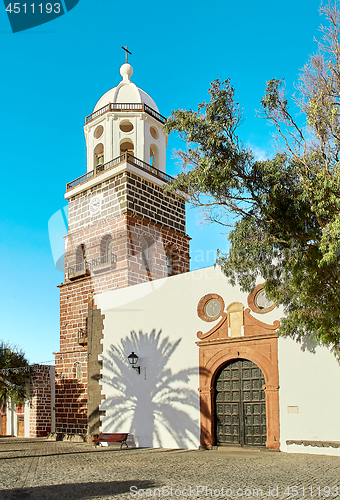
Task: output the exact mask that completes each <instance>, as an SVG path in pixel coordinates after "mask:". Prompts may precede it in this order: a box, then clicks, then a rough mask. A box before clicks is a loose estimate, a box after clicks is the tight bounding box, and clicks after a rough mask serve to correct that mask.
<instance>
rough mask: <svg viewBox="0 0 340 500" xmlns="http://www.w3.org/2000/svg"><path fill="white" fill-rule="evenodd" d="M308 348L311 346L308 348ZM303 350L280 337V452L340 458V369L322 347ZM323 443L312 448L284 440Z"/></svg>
mask: <svg viewBox="0 0 340 500" xmlns="http://www.w3.org/2000/svg"><path fill="white" fill-rule="evenodd" d="M308 347H309V348H311V347H313V346H310V345H309V346H308ZM308 347H307V348H306V349H305V350H304V351H303V350H302V349H301V344H298V343H296V342H295V341H294V340H292V339H287V338H281V337H280V338H279V344H278V355H279V380H280V442H281V451H286V452H293V453H313V454H326V455H338V456H340V448H333V447H332V446H331V445H328V446H327V443H329V442H330V441H332V442H334V441H338V442H340V398H339V389H338V388H339V387H340V366H339V364H338V363H337V361H336V359H335V357H334V355H333V354H332V353H331V352H330V351H329V350H328V349H326V348H325V347H319V346H318V347H316V348H315V352H314V353H313V352H311V351H310V350H308ZM287 440H288V441H301V440H302V441H311V442H315V441H319V442H320V441H322V442H324V445H323V446H322V447H321V445H320V443H319V445H317V443H314V444H315V445H314V446H311V445H307V446H305V445H303V444H289V445H287V444H286V441H287Z"/></svg>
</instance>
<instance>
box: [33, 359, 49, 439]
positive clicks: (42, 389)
mask: <svg viewBox="0 0 340 500" xmlns="http://www.w3.org/2000/svg"><path fill="white" fill-rule="evenodd" d="M53 405H54V367H53V366H46V365H35V367H34V371H33V373H32V375H31V377H30V432H29V436H30V437H39V436H47V434H49V433H50V432H51V430H52V419H53Z"/></svg>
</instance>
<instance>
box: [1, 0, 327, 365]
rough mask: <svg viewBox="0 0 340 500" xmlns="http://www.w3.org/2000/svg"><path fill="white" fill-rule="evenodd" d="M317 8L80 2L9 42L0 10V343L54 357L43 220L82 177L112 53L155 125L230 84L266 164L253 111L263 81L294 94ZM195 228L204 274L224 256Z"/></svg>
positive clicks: (218, 234)
mask: <svg viewBox="0 0 340 500" xmlns="http://www.w3.org/2000/svg"><path fill="white" fill-rule="evenodd" d="M318 9H319V0H308V1H307V0H300V1H299V2H296V1H292V0H286V1H285V2H273V0H270V1H269V0H259V1H257V2H254V0H239V1H238V2H236V1H232V0H224V1H221V0H219V1H216V0H211V1H210V2H206V1H205V2H203V1H200V0H196V1H195V2H194V1H191V0H187V1H186V2H183V1H181V2H179V1H171V0H170V2H166V3H162V2H156V1H148V0H145V1H144V2H141V1H140V0H139V1H136V0H130V1H129V2H115V1H114V0H96V1H90V0H80V2H79V4H78V5H77V6H76V7H75V8H74V9H73V10H71V11H70V12H69V13H68V14H66V15H64V16H62V17H59V18H58V19H55V20H54V21H52V22H50V23H47V24H45V25H43V26H40V27H37V28H33V29H31V30H27V31H23V32H20V33H16V34H13V33H12V32H11V29H10V24H9V21H8V19H7V15H6V12H5V8H4V6H3V5H2V4H1V5H0V41H1V44H2V50H1V54H0V60H1V69H2V77H1V80H0V90H1V92H0V95H1V122H0V127H1V131H0V141H1V156H2V162H1V171H2V175H1V198H2V213H1V217H0V230H1V239H0V255H1V263H2V272H1V287H0V304H1V315H0V338H1V339H4V340H8V341H10V342H11V343H13V344H17V345H18V346H20V347H22V348H23V349H24V351H25V352H26V355H27V357H28V359H29V360H30V361H31V362H32V363H33V362H45V361H51V360H53V358H54V357H53V355H52V352H53V351H58V349H59V290H58V288H56V285H58V284H59V283H60V282H62V281H63V275H62V273H61V272H60V271H58V270H57V269H56V268H55V266H54V261H53V258H52V253H51V249H50V243H49V235H48V221H49V219H50V218H51V216H53V214H54V213H56V212H57V211H58V210H60V209H62V208H63V207H64V206H65V205H66V203H65V200H64V192H65V185H66V182H69V181H71V180H73V179H75V178H76V177H78V176H80V175H82V174H83V173H85V171H86V156H85V154H86V151H85V140H84V134H83V125H84V118H85V116H86V115H88V114H90V113H91V111H92V109H93V107H94V105H95V104H96V102H97V100H98V99H99V98H100V97H101V96H102V95H103V94H104V93H105V92H106V91H107V90H108V89H110V88H112V87H114V86H115V85H117V83H118V82H119V81H120V79H121V77H120V75H119V67H120V65H121V64H122V63H123V62H124V54H123V51H122V49H121V48H120V47H121V45H128V48H129V50H130V51H131V52H132V53H133V55H132V57H131V58H130V60H129V62H131V64H132V66H133V68H134V74H133V77H132V80H133V82H134V83H136V84H137V85H138V86H139V87H141V88H142V89H144V90H145V91H146V92H148V93H149V94H150V95H151V96H152V97H153V99H154V100H155V102H156V103H157V105H158V108H159V110H160V112H161V114H163V115H164V116H168V115H169V114H170V113H171V110H172V109H178V108H187V109H189V108H192V109H196V107H197V103H199V102H201V101H203V100H204V99H206V98H207V90H208V88H209V84H210V82H211V81H213V80H214V79H216V78H220V79H221V80H224V79H226V78H229V77H230V78H231V80H232V84H233V86H234V87H235V89H236V97H237V100H238V102H240V104H242V105H243V107H244V117H245V119H246V120H245V123H244V124H243V125H242V127H241V129H240V136H241V138H242V140H243V141H244V143H246V144H248V145H249V146H250V147H252V148H253V149H254V151H255V152H256V153H257V154H259V155H271V154H272V152H273V148H272V138H271V135H270V134H271V132H273V129H272V128H271V127H269V126H268V124H266V122H265V121H264V120H261V119H259V118H256V117H255V110H256V109H259V108H260V100H261V97H262V95H263V93H264V90H265V86H266V81H268V80H269V79H271V78H281V77H284V78H285V79H286V83H287V89H288V91H290V92H293V91H294V83H297V82H298V77H299V70H300V69H301V68H302V66H303V65H304V63H305V62H306V61H307V59H308V56H309V55H311V54H312V53H314V52H315V51H316V44H315V42H314V41H313V39H314V37H315V36H318V27H319V25H320V24H321V22H322V21H323V20H322V18H321V17H320V15H319V12H318ZM178 147H181V142H180V141H179V139H178V138H176V137H170V140H169V145H168V159H167V172H168V173H169V174H170V175H176V173H178V171H179V167H178V165H177V163H176V161H175V160H174V159H173V150H174V149H175V148H178ZM199 219H200V214H198V213H195V212H194V211H192V210H188V223H187V232H188V234H189V235H190V236H191V237H192V242H191V251H192V268H193V269H197V268H199V267H205V266H207V265H211V264H213V263H214V260H213V253H214V252H212V250H216V248H220V249H222V250H223V248H226V236H225V235H223V228H221V227H219V226H217V227H215V226H209V227H208V226H202V225H200V224H198V222H199ZM209 251H210V253H208V252H209ZM207 254H208V255H209V257H210V258H207ZM202 256H203V257H202Z"/></svg>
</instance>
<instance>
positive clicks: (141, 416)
mask: <svg viewBox="0 0 340 500" xmlns="http://www.w3.org/2000/svg"><path fill="white" fill-rule="evenodd" d="M161 334H162V332H161V331H159V332H158V333H157V334H156V331H155V330H153V331H152V332H151V333H150V334H147V333H145V334H144V333H143V332H142V331H140V332H139V333H138V334H137V333H136V332H134V331H133V332H131V334H130V337H126V338H125V339H121V341H120V343H119V345H117V346H115V345H111V346H110V349H109V350H108V351H107V354H106V356H103V357H102V359H103V377H102V385H103V393H104V394H106V399H105V400H104V401H103V402H102V404H101V407H100V409H101V410H105V416H103V417H102V423H103V432H127V431H128V432H129V433H130V434H132V435H133V436H135V438H136V441H137V444H138V446H140V447H143V446H160V447H162V446H164V431H165V434H166V433H168V434H170V435H171V436H172V438H173V440H174V441H175V442H176V444H177V446H179V447H180V448H187V447H192V446H194V447H196V446H197V444H198V442H199V422H196V421H194V419H193V416H192V415H193V413H192V410H197V415H198V412H199V398H198V393H197V392H196V391H194V390H192V389H190V388H189V387H188V386H187V384H188V382H189V378H190V377H191V376H194V375H196V376H198V368H188V369H185V370H180V371H179V372H177V373H173V372H172V370H171V368H169V367H167V363H168V362H169V360H170V358H171V356H172V355H173V353H174V351H175V350H176V349H177V347H178V345H179V343H180V339H179V340H177V341H176V342H171V341H170V340H169V338H168V337H166V338H162V336H161ZM132 351H133V352H135V353H137V354H138V356H139V358H140V359H139V360H138V363H139V364H140V367H141V373H140V375H138V373H137V372H136V370H133V369H132V368H131V366H130V365H129V362H128V360H127V356H128V355H129V354H130V353H131V352H132ZM190 413H191V414H190Z"/></svg>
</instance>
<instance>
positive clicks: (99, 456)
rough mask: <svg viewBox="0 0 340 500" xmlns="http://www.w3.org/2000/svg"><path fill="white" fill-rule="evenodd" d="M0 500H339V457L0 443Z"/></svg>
mask: <svg viewBox="0 0 340 500" xmlns="http://www.w3.org/2000/svg"><path fill="white" fill-rule="evenodd" d="M0 460H1V465H0V476H1V487H0V500H57V499H58V500H59V499H60V500H78V499H79V500H109V499H110V500H111V499H116V498H126V499H132V498H136V499H139V498H167V497H168V498H186V497H192V498H195V497H196V498H202V499H203V498H236V499H238V498H259V497H263V498H266V497H267V498H268V497H269V498H279V499H286V498H287V499H289V498H295V499H302V498H314V499H317V498H320V499H321V498H340V495H339V492H338V488H339V489H340V457H339V458H338V457H328V456H320V455H304V454H286V453H281V452H276V451H269V450H267V449H264V448H261V449H260V448H223V449H221V448H220V449H218V450H213V451H198V450H165V449H146V448H144V449H127V450H126V449H123V450H120V449H119V447H97V448H94V446H93V445H89V444H85V443H68V442H55V441H47V440H46V439H41V438H40V439H20V438H1V439H0Z"/></svg>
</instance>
